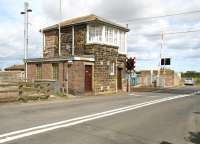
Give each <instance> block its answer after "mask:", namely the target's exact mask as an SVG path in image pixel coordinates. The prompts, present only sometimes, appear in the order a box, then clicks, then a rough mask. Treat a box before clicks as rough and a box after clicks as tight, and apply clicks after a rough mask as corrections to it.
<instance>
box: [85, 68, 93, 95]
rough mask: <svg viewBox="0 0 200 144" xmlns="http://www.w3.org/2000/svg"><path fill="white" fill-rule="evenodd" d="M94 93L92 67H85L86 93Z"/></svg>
mask: <svg viewBox="0 0 200 144" xmlns="http://www.w3.org/2000/svg"><path fill="white" fill-rule="evenodd" d="M91 91H92V66H91V65H85V92H91Z"/></svg>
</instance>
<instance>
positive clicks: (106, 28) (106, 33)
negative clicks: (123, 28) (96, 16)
mask: <svg viewBox="0 0 200 144" xmlns="http://www.w3.org/2000/svg"><path fill="white" fill-rule="evenodd" d="M105 37H106V38H105V39H106V42H109V39H108V27H107V26H106V27H105Z"/></svg>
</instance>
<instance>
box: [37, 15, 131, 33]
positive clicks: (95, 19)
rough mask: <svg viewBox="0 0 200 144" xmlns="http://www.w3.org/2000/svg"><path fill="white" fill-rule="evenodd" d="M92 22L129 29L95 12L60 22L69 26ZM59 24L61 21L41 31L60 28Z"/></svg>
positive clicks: (61, 24) (64, 25) (63, 25)
mask: <svg viewBox="0 0 200 144" xmlns="http://www.w3.org/2000/svg"><path fill="white" fill-rule="evenodd" d="M90 22H99V23H104V24H107V25H111V26H113V27H116V28H119V29H121V30H124V31H126V32H128V31H129V29H128V27H126V26H122V25H121V24H117V23H115V22H112V21H110V20H106V19H104V18H102V17H99V16H96V15H94V14H90V15H87V16H82V17H77V18H72V19H68V20H64V21H62V22H61V23H60V26H61V27H67V26H72V25H80V24H87V23H90ZM58 24H59V23H57V24H54V25H52V26H49V27H46V28H44V29H42V30H41V31H43V32H44V31H49V30H52V29H58Z"/></svg>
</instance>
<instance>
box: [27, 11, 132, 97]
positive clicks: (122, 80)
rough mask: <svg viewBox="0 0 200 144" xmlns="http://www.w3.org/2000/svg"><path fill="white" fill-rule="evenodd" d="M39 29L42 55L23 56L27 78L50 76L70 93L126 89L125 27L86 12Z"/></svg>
mask: <svg viewBox="0 0 200 144" xmlns="http://www.w3.org/2000/svg"><path fill="white" fill-rule="evenodd" d="M58 25H59V24H56V25H53V26H50V27H47V28H44V29H43V30H42V33H43V39H44V44H43V45H44V47H43V58H35V59H27V60H26V61H27V63H28V79H29V80H31V81H34V80H53V81H57V82H58V83H59V84H60V87H61V88H64V89H66V90H68V92H69V93H71V94H82V93H88V92H91V93H93V94H102V93H113V92H117V91H121V90H124V91H126V84H127V82H126V77H125V74H126V72H125V70H126V69H125V64H124V62H125V60H126V57H127V32H128V31H129V29H128V28H127V27H124V26H121V25H119V24H116V23H113V22H111V21H108V20H106V19H104V18H101V17H98V16H96V15H88V16H83V17H78V18H74V19H70V20H66V21H63V22H61V23H60V26H61V39H60V45H61V49H60V50H59V29H58V28H59V27H58Z"/></svg>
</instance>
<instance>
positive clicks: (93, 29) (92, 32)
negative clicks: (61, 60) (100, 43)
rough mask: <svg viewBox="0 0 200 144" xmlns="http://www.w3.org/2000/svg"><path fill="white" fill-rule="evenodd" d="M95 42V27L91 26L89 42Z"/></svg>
mask: <svg viewBox="0 0 200 144" xmlns="http://www.w3.org/2000/svg"><path fill="white" fill-rule="evenodd" d="M94 40H95V26H94V25H90V26H89V41H94Z"/></svg>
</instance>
